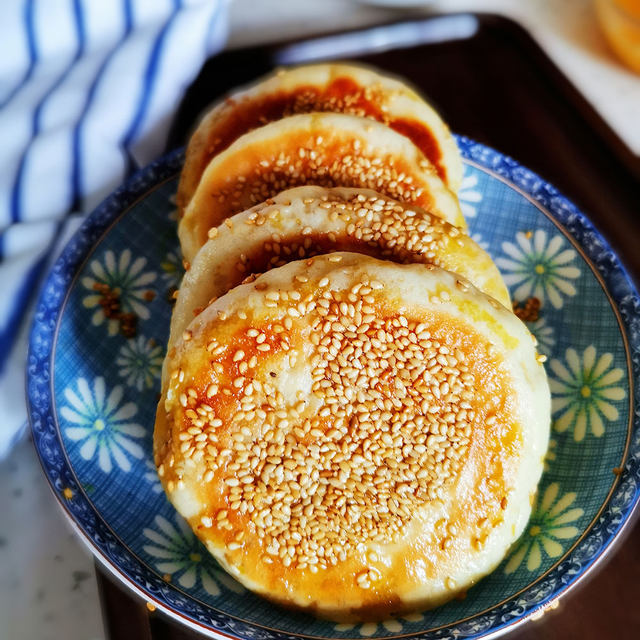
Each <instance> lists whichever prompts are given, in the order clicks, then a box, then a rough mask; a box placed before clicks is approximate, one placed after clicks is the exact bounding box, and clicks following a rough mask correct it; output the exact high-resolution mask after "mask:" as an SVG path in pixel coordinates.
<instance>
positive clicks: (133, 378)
mask: <svg viewBox="0 0 640 640" xmlns="http://www.w3.org/2000/svg"><path fill="white" fill-rule="evenodd" d="M162 360H163V351H162V347H160V346H159V345H157V344H155V342H154V341H153V340H147V339H146V338H145V337H144V336H139V337H138V338H136V339H132V340H127V341H126V342H125V343H124V344H123V345H122V347H120V350H119V351H118V356H117V357H116V364H117V365H118V367H119V369H118V375H120V376H121V377H122V378H125V380H126V382H127V384H128V385H129V386H130V387H135V388H136V389H137V390H138V391H142V390H143V389H144V388H147V389H151V387H153V385H154V384H155V381H156V379H157V378H159V377H160V370H161V369H162Z"/></svg>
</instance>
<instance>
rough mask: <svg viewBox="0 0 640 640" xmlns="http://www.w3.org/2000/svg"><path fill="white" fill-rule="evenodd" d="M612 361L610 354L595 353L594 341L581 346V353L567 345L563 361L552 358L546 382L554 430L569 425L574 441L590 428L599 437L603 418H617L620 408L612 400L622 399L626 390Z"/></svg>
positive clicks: (619, 370) (604, 419)
mask: <svg viewBox="0 0 640 640" xmlns="http://www.w3.org/2000/svg"><path fill="white" fill-rule="evenodd" d="M612 364H613V355H612V354H611V353H603V354H602V355H601V356H599V357H596V348H595V347H594V346H593V345H589V346H588V347H587V348H586V349H585V350H584V353H583V354H582V357H581V356H580V355H578V352H577V351H576V350H575V349H573V348H569V349H567V351H566V354H565V361H564V362H561V361H560V360H558V359H553V360H551V362H550V368H551V371H552V372H553V374H554V375H555V377H552V378H551V379H550V380H549V385H550V387H551V393H552V398H553V402H552V410H553V414H554V416H556V419H555V422H554V428H555V430H556V431H558V432H559V433H562V432H564V431H567V429H570V430H572V431H573V437H574V439H575V441H576V442H581V441H582V440H584V437H585V435H586V434H587V433H589V432H591V433H592V434H593V435H594V436H595V437H596V438H599V437H601V436H602V435H604V432H605V422H606V421H609V422H612V421H615V420H617V419H618V418H619V416H620V412H619V411H618V408H617V407H616V406H615V405H614V404H612V403H613V402H619V401H620V400H623V399H624V398H625V397H626V395H627V392H626V391H625V390H624V389H623V388H622V387H621V386H619V383H620V381H621V380H622V378H623V376H624V372H623V370H622V369H620V368H619V367H612Z"/></svg>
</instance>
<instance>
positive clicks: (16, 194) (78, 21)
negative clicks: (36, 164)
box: [10, 0, 86, 222]
mask: <svg viewBox="0 0 640 640" xmlns="http://www.w3.org/2000/svg"><path fill="white" fill-rule="evenodd" d="M80 3H81V0H73V16H74V22H75V27H76V34H77V46H76V52H75V54H74V56H73V60H72V61H71V62H70V63H69V64H68V65H67V67H66V68H65V70H64V71H63V72H62V73H61V74H60V76H59V77H58V79H57V80H56V81H55V82H54V83H53V84H52V85H51V86H50V87H49V89H48V90H47V91H46V93H45V94H44V95H43V96H42V98H41V99H40V102H39V103H38V104H37V106H36V108H35V110H34V112H33V118H32V120H31V139H30V140H29V142H28V144H27V146H26V148H25V150H24V152H23V153H22V157H21V158H20V162H19V163H18V170H17V171H16V177H15V179H14V181H13V188H12V189H11V203H10V207H11V221H12V222H19V221H20V218H21V213H22V206H21V205H22V182H23V178H24V169H25V166H26V162H27V156H28V155H29V149H30V148H31V146H32V145H33V142H34V140H35V138H36V137H37V135H38V134H39V133H40V128H41V117H42V109H43V108H44V105H45V104H46V102H47V100H48V99H49V97H50V96H51V95H52V94H53V92H54V91H55V90H56V89H57V88H58V87H59V86H60V85H61V84H62V83H63V82H64V80H65V79H66V77H67V76H68V75H69V73H70V72H71V70H72V69H73V67H74V66H75V64H76V63H77V62H78V60H79V59H80V58H81V57H82V55H83V54H84V49H85V41H86V34H85V25H84V14H83V13H82V6H81V4H80Z"/></svg>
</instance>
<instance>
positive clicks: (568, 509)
mask: <svg viewBox="0 0 640 640" xmlns="http://www.w3.org/2000/svg"><path fill="white" fill-rule="evenodd" d="M559 494H560V485H559V484H558V483H557V482H553V483H551V484H550V485H549V486H548V487H547V488H546V490H545V492H544V495H543V497H542V500H539V496H538V497H537V498H536V501H535V502H534V504H533V507H532V515H531V519H530V521H529V526H528V527H527V530H526V531H525V533H524V535H523V536H522V537H521V539H520V543H519V544H518V546H517V547H516V549H515V551H514V552H513V554H512V555H511V557H510V558H509V560H508V561H507V564H506V566H505V568H504V572H505V573H507V574H509V573H513V572H514V571H515V570H516V569H517V568H518V567H519V566H520V565H521V564H522V562H523V560H525V559H526V563H525V566H526V568H527V571H536V570H537V569H539V568H540V565H541V564H542V562H543V559H544V555H545V554H546V555H547V556H548V557H549V558H558V557H559V556H561V555H562V552H563V550H564V548H565V545H566V543H567V541H568V540H571V539H572V538H575V537H576V536H577V535H578V534H579V533H580V529H578V527H576V526H575V523H576V521H577V520H579V519H580V518H581V517H582V516H583V515H584V510H583V509H581V508H580V507H576V506H574V504H573V503H574V502H575V500H576V494H575V493H573V492H569V493H564V494H562V495H560V497H558V496H559Z"/></svg>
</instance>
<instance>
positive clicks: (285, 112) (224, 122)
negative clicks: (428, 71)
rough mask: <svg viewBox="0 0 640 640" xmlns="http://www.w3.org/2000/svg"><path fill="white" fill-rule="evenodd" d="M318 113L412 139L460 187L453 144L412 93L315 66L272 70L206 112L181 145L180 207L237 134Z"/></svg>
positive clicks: (347, 68) (394, 83)
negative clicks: (344, 116) (363, 121)
mask: <svg viewBox="0 0 640 640" xmlns="http://www.w3.org/2000/svg"><path fill="white" fill-rule="evenodd" d="M318 111H321V112H327V111H328V112H334V113H350V114H352V115H356V116H362V117H367V118H372V119H373V120H377V121H379V122H382V123H383V124H385V125H387V126H389V127H391V128H392V129H394V130H395V131H397V132H398V133H401V134H402V135H405V136H407V137H408V138H409V139H411V141H412V142H413V143H414V144H415V145H416V146H417V147H418V148H419V149H420V150H421V151H422V153H424V155H425V156H426V157H427V159H428V160H429V161H430V162H431V163H432V164H433V165H434V167H435V168H436V171H437V172H438V175H439V176H440V177H441V178H442V180H443V181H444V182H445V183H446V184H447V185H448V186H449V187H450V188H451V189H452V190H453V191H457V190H458V188H459V187H460V184H461V182H462V161H461V159H460V153H459V152H458V148H457V146H456V143H455V140H454V139H453V137H452V135H451V133H450V131H449V128H448V127H447V125H446V124H445V123H444V122H443V121H442V119H441V118H440V116H439V115H438V114H437V113H436V111H435V110H434V109H433V108H432V107H431V106H430V105H429V104H428V103H427V102H426V101H425V100H424V99H423V98H421V97H420V96H419V95H418V94H417V93H416V92H415V91H413V90H412V89H410V88H409V87H408V86H407V85H406V84H404V83H403V82H400V81H399V80H396V79H394V78H390V77H389V76H386V75H382V74H380V73H376V72H375V71H373V70H371V69H367V68H365V67H361V66H354V65H346V64H317V65H307V66H301V67H294V68H291V69H286V70H279V71H277V72H276V73H274V74H272V75H270V76H268V77H267V78H264V79H262V80H261V81H259V82H257V83H255V84H252V85H251V86H249V87H247V88H245V89H241V90H239V91H236V92H234V93H233V94H231V95H230V96H228V97H227V98H226V99H225V100H223V101H222V102H220V103H218V104H217V105H215V106H214V107H213V108H211V109H210V111H209V112H208V113H207V114H206V115H205V116H204V118H203V119H202V121H201V122H200V124H199V126H198V128H197V129H196V131H195V132H194V134H193V135H192V137H191V139H190V141H189V145H188V147H187V152H186V158H185V165H184V170H183V172H182V175H181V178H180V185H179V188H178V196H177V199H178V205H179V207H180V208H182V209H184V207H186V206H187V204H188V203H189V200H191V197H192V196H193V194H194V193H195V190H196V187H197V186H198V183H199V182H200V178H201V176H202V174H203V172H204V170H205V168H206V166H207V164H209V161H210V160H211V159H212V158H213V157H214V156H215V155H216V154H218V153H220V152H221V151H224V149H226V148H227V147H228V146H229V145H230V144H231V143H233V142H234V141H235V140H237V139H238V138H239V137H240V136H241V135H243V134H244V133H247V132H248V131H251V130H252V129H255V128H256V127H260V126H262V125H264V124H266V123H268V122H273V121H274V120H279V119H280V118H283V117H286V116H290V115H294V114H297V113H311V112H318Z"/></svg>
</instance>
